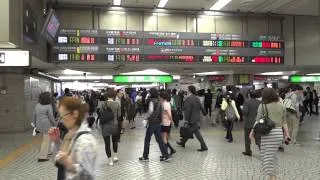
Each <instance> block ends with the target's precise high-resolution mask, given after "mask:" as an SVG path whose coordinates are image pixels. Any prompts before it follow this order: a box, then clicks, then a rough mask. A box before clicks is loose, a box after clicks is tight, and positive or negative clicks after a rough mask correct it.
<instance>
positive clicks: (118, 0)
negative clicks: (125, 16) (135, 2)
mask: <svg viewBox="0 0 320 180" xmlns="http://www.w3.org/2000/svg"><path fill="white" fill-rule="evenodd" d="M113 5H114V6H120V5H121V0H113Z"/></svg>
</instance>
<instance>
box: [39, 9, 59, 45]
mask: <svg viewBox="0 0 320 180" xmlns="http://www.w3.org/2000/svg"><path fill="white" fill-rule="evenodd" d="M59 28H60V21H59V19H58V17H57V15H56V13H55V11H54V10H53V9H50V11H49V13H48V15H47V19H46V21H45V23H44V25H43V28H42V31H41V35H42V36H43V37H44V38H45V39H46V40H47V41H48V43H49V44H51V45H54V44H55V43H56V39H57V35H58V32H59Z"/></svg>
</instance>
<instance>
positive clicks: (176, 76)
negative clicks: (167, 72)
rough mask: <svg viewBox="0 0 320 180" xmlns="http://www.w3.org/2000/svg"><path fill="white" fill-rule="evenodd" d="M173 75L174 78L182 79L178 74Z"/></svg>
mask: <svg viewBox="0 0 320 180" xmlns="http://www.w3.org/2000/svg"><path fill="white" fill-rule="evenodd" d="M172 77H173V79H174V80H180V79H181V77H180V76H178V75H173V76H172Z"/></svg>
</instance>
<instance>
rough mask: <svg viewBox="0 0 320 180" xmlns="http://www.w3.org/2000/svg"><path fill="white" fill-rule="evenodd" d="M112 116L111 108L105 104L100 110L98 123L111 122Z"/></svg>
mask: <svg viewBox="0 0 320 180" xmlns="http://www.w3.org/2000/svg"><path fill="white" fill-rule="evenodd" d="M114 117H115V116H114V113H113V111H112V109H111V108H110V107H109V106H108V105H107V104H106V105H105V106H104V107H103V108H102V110H101V117H100V124H106V123H109V122H112V121H114Z"/></svg>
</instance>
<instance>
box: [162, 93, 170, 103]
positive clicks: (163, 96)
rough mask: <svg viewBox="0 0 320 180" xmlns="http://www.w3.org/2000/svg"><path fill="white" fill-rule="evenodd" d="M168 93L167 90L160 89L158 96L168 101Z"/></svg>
mask: <svg viewBox="0 0 320 180" xmlns="http://www.w3.org/2000/svg"><path fill="white" fill-rule="evenodd" d="M169 96H170V95H169V93H168V92H167V91H161V92H160V98H162V99H164V100H166V101H170V100H169V99H170V98H169Z"/></svg>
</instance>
